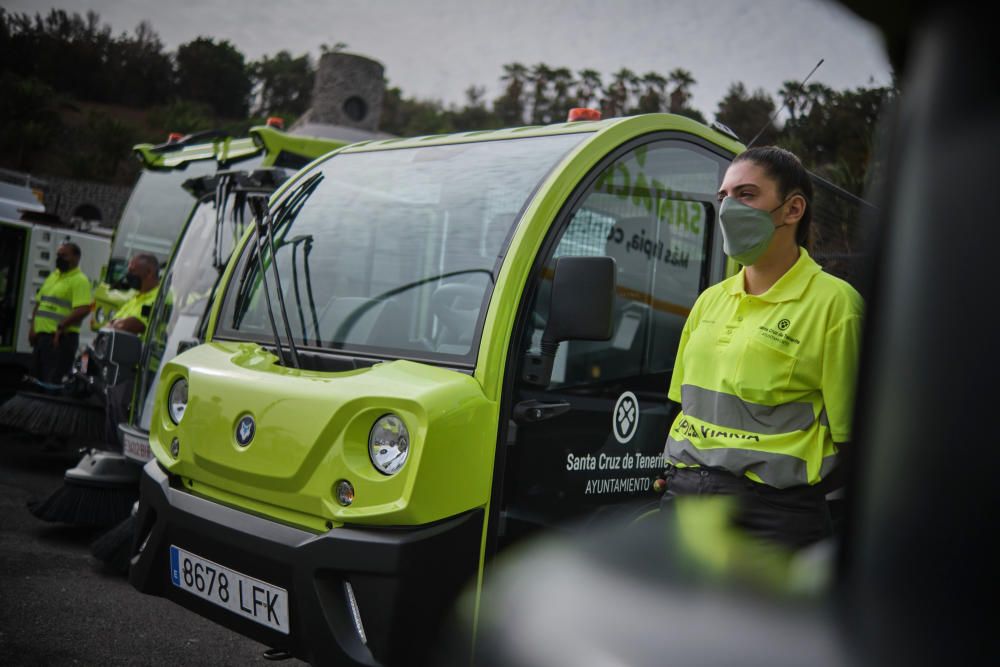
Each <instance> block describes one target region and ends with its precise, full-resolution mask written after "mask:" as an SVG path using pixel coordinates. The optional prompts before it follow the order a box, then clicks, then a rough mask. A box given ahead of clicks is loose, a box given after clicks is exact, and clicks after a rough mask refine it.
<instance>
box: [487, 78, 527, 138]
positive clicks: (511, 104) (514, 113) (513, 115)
mask: <svg viewBox="0 0 1000 667" xmlns="http://www.w3.org/2000/svg"><path fill="white" fill-rule="evenodd" d="M527 77H528V68H527V67H525V66H524V65H522V64H521V63H507V64H506V65H504V66H503V74H502V75H501V76H500V81H501V82H502V83H503V84H504V92H503V94H502V95H501V96H500V97H498V98H497V99H496V100H495V101H494V102H493V111H494V112H495V113H496V114H497V115H498V116H499V117H500V120H501V122H502V123H503V125H521V124H523V123H524V111H525V108H524V106H525V105H524V98H523V97H524V84H525V81H526V80H527Z"/></svg>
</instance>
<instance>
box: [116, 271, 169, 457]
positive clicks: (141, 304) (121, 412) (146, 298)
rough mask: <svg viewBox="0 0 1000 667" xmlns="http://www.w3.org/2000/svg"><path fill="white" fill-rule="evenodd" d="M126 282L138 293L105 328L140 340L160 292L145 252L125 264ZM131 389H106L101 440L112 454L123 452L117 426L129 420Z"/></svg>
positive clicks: (120, 386) (123, 384) (121, 386)
mask: <svg viewBox="0 0 1000 667" xmlns="http://www.w3.org/2000/svg"><path fill="white" fill-rule="evenodd" d="M125 281H126V282H127V283H128V286H129V287H131V288H133V289H135V290H138V292H137V293H136V295H135V296H133V297H132V298H131V299H129V300H128V301H126V302H125V304H124V305H123V306H122V307H121V308H119V309H118V312H117V313H116V315H115V318H114V319H113V320H111V322H109V323H108V325H107V326H108V327H110V328H112V329H116V330H118V331H126V332H128V333H133V334H135V335H137V336H139V337H143V336H145V334H146V328H147V327H148V326H149V316H150V314H151V313H152V311H153V302H154V301H156V295H157V293H158V292H159V291H160V290H159V287H160V263H159V261H157V259H156V256H155V255H151V254H150V253H148V252H143V253H139V254H137V255H134V256H133V257H132V259H130V260H129V262H128V273H126V274H125ZM132 389H133V383H132V382H121V383H119V384H116V385H115V386H113V387H109V388H108V394H107V402H106V406H105V411H104V415H105V423H104V431H105V433H104V439H105V441H106V443H107V446H108V448H109V449H111V450H112V451H118V452H120V451H121V450H122V443H121V440H120V439H119V437H118V424H119V423H120V422H123V421H127V420H128V410H129V399H130V398H131V397H132Z"/></svg>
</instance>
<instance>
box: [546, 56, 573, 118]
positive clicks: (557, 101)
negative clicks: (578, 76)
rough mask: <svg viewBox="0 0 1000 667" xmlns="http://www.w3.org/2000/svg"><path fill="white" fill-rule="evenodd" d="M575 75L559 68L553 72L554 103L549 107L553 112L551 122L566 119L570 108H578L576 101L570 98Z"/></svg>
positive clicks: (567, 69) (564, 68)
mask: <svg viewBox="0 0 1000 667" xmlns="http://www.w3.org/2000/svg"><path fill="white" fill-rule="evenodd" d="M573 83H574V81H573V73H572V72H571V71H570V70H569V68H566V67H557V68H556V69H554V70H552V103H551V105H550V107H549V110H550V112H551V114H550V118H549V121H550V122H551V121H554V120H558V119H560V118H566V115H567V114H568V113H569V110H570V108H572V107H574V106H576V100H574V99H573V98H572V97H571V96H570V88H571V87H572V86H573Z"/></svg>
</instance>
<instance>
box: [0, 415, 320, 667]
mask: <svg viewBox="0 0 1000 667" xmlns="http://www.w3.org/2000/svg"><path fill="white" fill-rule="evenodd" d="M78 458H79V456H78V455H77V454H75V453H70V452H46V451H42V450H41V446H40V444H39V443H38V442H37V441H31V440H26V439H23V438H20V437H18V436H16V435H15V434H11V433H9V432H8V433H3V432H0V664H2V665H5V666H13V665H98V664H100V665H172V666H175V665H263V664H267V665H272V664H281V665H283V666H291V665H302V664H304V663H301V662H298V661H295V660H287V661H285V662H281V663H272V662H269V661H267V660H265V659H264V657H263V652H264V651H265V650H266V649H267V647H266V646H263V645H261V644H258V643H257V642H254V641H252V640H250V639H246V638H244V637H243V636H241V635H238V634H235V633H233V632H231V631H229V630H227V629H225V628H222V627H219V626H217V625H215V624H213V623H211V622H209V621H206V620H204V619H202V618H201V617H199V616H197V615H195V614H193V613H191V612H189V611H187V610H185V609H182V608H181V607H178V606H176V605H174V604H172V603H170V602H168V601H166V600H163V599H160V598H155V597H150V596H147V595H143V594H141V593H139V592H138V591H136V590H134V589H133V588H132V587H131V586H129V584H128V582H127V581H126V580H125V579H124V578H123V577H122V576H121V575H118V574H116V573H114V572H111V571H109V570H108V569H107V568H105V567H104V565H103V564H102V563H100V562H99V561H98V560H96V559H95V558H94V557H93V556H91V554H90V548H89V547H90V543H91V542H92V541H93V540H94V538H96V537H97V536H98V535H100V531H96V532H95V531H92V530H85V529H79V528H74V527H70V526H65V525H58V524H49V523H45V522H43V521H40V520H38V519H36V518H35V517H34V516H32V515H31V514H30V513H29V512H28V510H27V507H26V503H27V501H28V500H31V499H44V498H46V497H47V496H48V495H49V494H50V493H52V492H53V491H54V490H56V489H57V488H58V487H60V486H61V485H62V475H63V472H64V471H65V469H66V468H68V467H72V466H73V465H74V464H75V463H76V461H77V459H78Z"/></svg>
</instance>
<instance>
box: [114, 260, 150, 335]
mask: <svg viewBox="0 0 1000 667" xmlns="http://www.w3.org/2000/svg"><path fill="white" fill-rule="evenodd" d="M125 282H126V283H128V286H129V287H131V288H132V289H134V290H138V291H137V293H136V295H135V296H133V297H132V298H131V299H129V300H128V301H126V302H125V304H124V305H123V306H122V307H121V308H119V309H118V312H117V313H116V314H115V318H114V319H113V320H111V322H110V323H109V324H108V326H110V327H111V328H112V329H117V330H119V331H128V332H129V333H134V334H136V335H137V336H142V335H143V334H145V333H146V325H147V324H149V314H150V312H151V311H152V310H153V302H154V301H155V300H156V293H157V291H158V289H157V288H158V287H159V286H160V263H159V261H157V259H156V256H155V255H151V254H150V253H148V252H142V253H139V254H138V255H135V256H133V257H132V259H130V260H129V262H128V272H127V273H126V274H125Z"/></svg>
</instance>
